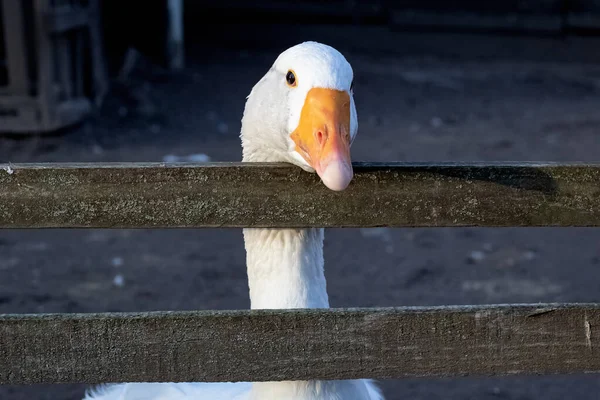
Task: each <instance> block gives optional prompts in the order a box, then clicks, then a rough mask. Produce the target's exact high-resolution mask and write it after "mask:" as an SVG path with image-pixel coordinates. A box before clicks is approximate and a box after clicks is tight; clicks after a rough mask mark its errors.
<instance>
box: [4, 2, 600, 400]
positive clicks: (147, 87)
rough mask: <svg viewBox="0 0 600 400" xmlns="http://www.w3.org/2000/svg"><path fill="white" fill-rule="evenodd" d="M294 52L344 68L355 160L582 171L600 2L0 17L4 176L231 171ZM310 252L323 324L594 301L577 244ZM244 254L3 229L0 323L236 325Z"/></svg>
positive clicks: (589, 239) (532, 232) (350, 241)
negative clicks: (139, 166)
mask: <svg viewBox="0 0 600 400" xmlns="http://www.w3.org/2000/svg"><path fill="white" fill-rule="evenodd" d="M305 40H317V41H321V42H324V43H327V44H330V45H332V46H334V47H336V48H337V49H338V50H340V51H341V52H342V53H343V54H344V55H345V56H346V58H347V59H348V60H349V61H350V63H351V64H352V66H353V68H354V71H355V76H356V80H355V97H356V103H357V107H358V114H359V123H360V132H359V135H358V138H357V139H356V141H355V142H354V146H353V159H354V160H355V161H432V162H433V161H590V162H592V161H594V162H597V161H598V159H599V158H600V140H599V139H598V134H599V133H600V64H599V62H600V1H599V0H578V1H577V0H528V1H526V0H503V1H489V2H483V1H475V0H455V1H452V2H451V1H442V0H419V1H413V0H406V1H383V0H382V1H370V2H367V1H364V2H359V1H353V0H334V1H327V2H319V1H297V2H293V3H292V2H287V1H277V0H271V1H253V2H247V1H233V0H232V1H229V0H220V1H215V2H213V1H192V0H187V1H184V0H149V1H145V2H143V3H142V2H135V1H114V0H106V1H98V0H88V1H83V0H81V1H76V0H72V1H66V0H65V1H60V0H24V1H18V0H0V162H3V163H4V162H15V163H17V162H107V161H124V162H127V161H165V162H173V161H239V160H240V159H241V147H240V141H239V130H240V119H241V116H242V112H243V107H244V102H245V98H246V96H247V95H248V93H249V92H250V89H251V88H252V86H253V85H254V84H255V83H256V82H257V81H258V80H259V79H260V78H261V77H262V75H263V74H264V73H265V72H266V71H267V69H268V68H269V67H270V66H271V64H272V63H273V61H274V60H275V58H276V57H277V55H278V54H279V53H280V52H282V51H283V50H285V49H286V48H288V47H289V46H292V45H294V44H297V43H299V42H302V41H305ZM325 242H326V243H325V258H326V276H327V279H328V290H329V293H330V301H331V305H332V306H333V307H371V306H403V305H444V304H490V303H521V302H527V303H535V302H598V301H600V248H599V246H598V245H599V243H600V231H598V230H595V229H579V228H568V229H555V228H545V229H541V228H540V229H538V228H535V229H534V228H527V229H523V228H522V229H508V228H503V229H480V228H451V229H446V228H435V229H434V228H429V229H331V230H329V231H328V233H327V235H326V239H325ZM244 257H245V253H244V247H243V242H242V235H241V230H239V229H221V230H219V229H197V230H83V231H82V230H79V231H71V230H39V231H38V230H32V231H18V230H5V231H0V313H41V312H45V313H46V312H106V311H143V310H195V309H234V308H248V307H249V299H248V287H247V279H246V271H245V258H244ZM381 384H382V387H383V389H384V392H385V395H386V398H387V399H389V400H401V399H402V400H403V399H413V400H417V399H419V400H437V399H451V400H459V399H473V400H484V399H514V400H541V399H544V400H550V399H552V400H564V399H570V398H577V399H580V400H598V399H600V394H599V393H600V379H598V377H597V376H557V377H510V378H485V379H484V378H475V377H473V378H460V379H407V380H400V381H394V380H389V381H383V382H381ZM84 389H85V387H84V386H83V385H56V386H52V385H37V386H0V399H7V400H12V399H15V400H25V399H27V400H42V399H43V400H50V399H52V400H58V399H61V400H63V399H64V400H76V399H80V398H82V396H83V391H84Z"/></svg>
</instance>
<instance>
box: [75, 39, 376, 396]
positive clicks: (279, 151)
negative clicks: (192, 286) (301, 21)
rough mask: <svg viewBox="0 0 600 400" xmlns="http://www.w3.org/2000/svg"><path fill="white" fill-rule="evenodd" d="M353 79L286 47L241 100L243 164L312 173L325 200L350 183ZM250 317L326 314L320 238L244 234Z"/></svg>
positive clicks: (331, 388) (338, 391) (137, 392)
mask: <svg viewBox="0 0 600 400" xmlns="http://www.w3.org/2000/svg"><path fill="white" fill-rule="evenodd" d="M352 82H353V71H352V68H351V66H350V64H349V63H348V62H347V61H346V59H345V58H344V57H343V56H342V54H341V53H339V52H338V51H337V50H335V49H333V48H332V47H329V46H327V45H323V44H320V43H315V42H305V43H301V44H299V45H297V46H294V47H291V48H290V49H288V50H286V51H285V52H283V53H282V54H280V55H279V57H278V58H277V60H276V61H275V63H274V64H273V66H272V67H271V68H270V69H269V71H268V72H267V73H266V74H265V75H264V76H263V78H262V79H261V80H260V81H259V82H258V83H257V84H256V85H255V86H254V88H253V89H252V91H251V93H250V95H249V96H248V99H247V102H246V107H245V110H244V116H243V118H242V130H241V139H242V147H243V161H245V162H288V163H292V164H294V165H297V166H299V167H301V168H303V169H304V170H306V171H309V172H316V173H317V174H318V175H319V177H320V178H321V180H322V182H323V183H324V184H325V185H326V186H327V187H328V188H330V189H331V190H336V191H339V190H344V189H345V188H346V187H347V186H348V184H349V183H350V180H351V179H352V166H351V161H350V145H351V143H352V141H353V139H354V137H355V136H356V134H357V131H358V121H357V114H356V108H355V104H354V99H353V93H352ZM243 234H244V243H245V247H246V264H247V269H248V285H249V290H250V302H251V308H252V309H288V308H328V307H329V299H328V296H327V286H326V281H325V275H324V269H323V264H324V262H323V239H324V230H323V229H316V228H315V229H244V230H243ZM192 399H193V400H383V396H382V395H381V393H380V391H379V389H378V388H377V387H376V386H375V385H374V383H373V382H372V381H370V380H362V379H359V380H337V381H289V382H254V383H249V382H232V383H126V384H117V385H109V386H103V387H99V388H96V389H94V390H92V391H90V392H88V393H87V394H86V397H85V399H84V400H192Z"/></svg>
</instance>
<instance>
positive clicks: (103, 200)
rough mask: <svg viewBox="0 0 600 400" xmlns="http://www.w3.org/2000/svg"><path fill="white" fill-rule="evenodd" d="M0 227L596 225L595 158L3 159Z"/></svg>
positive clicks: (599, 168) (598, 174) (598, 178)
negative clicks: (348, 163)
mask: <svg viewBox="0 0 600 400" xmlns="http://www.w3.org/2000/svg"><path fill="white" fill-rule="evenodd" d="M0 168H2V169H0V227H2V228H52V227H55V228H158V227H166V228H169V227H171V228H176V227H179V228H181V227H190V228H191V227H380V226H387V227H402V226H600V164H594V165H590V164H535V163H529V164H527V163H519V164H451V163H448V164H407V163H394V164H364V163H355V164H354V168H355V177H354V179H353V181H352V183H351V185H350V187H349V188H348V189H347V190H346V191H343V192H333V191H331V190H329V189H327V188H326V187H325V186H324V185H323V184H322V183H321V182H320V181H319V179H318V177H317V176H316V175H315V174H310V173H308V172H305V171H303V170H301V169H300V168H298V167H292V166H289V165H280V164H275V165H270V164H241V163H217V164H199V165H198V164H197V165H190V164H181V165H177V164H167V165H165V164H158V163H157V164H136V163H132V164H82V165H79V164H46V165H43V164H40V165H25V164H23V165H21V164H13V165H0Z"/></svg>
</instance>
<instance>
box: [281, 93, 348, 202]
mask: <svg viewBox="0 0 600 400" xmlns="http://www.w3.org/2000/svg"><path fill="white" fill-rule="evenodd" d="M291 138H292V140H293V141H294V143H296V151H297V152H298V153H299V154H300V155H301V156H302V157H303V158H304V159H305V160H306V162H307V163H309V164H310V166H311V167H313V168H314V169H315V171H316V172H317V174H318V175H319V177H320V178H321V180H322V181H323V183H324V184H325V186H327V187H328V188H329V189H331V190H336V191H339V190H344V189H346V187H348V185H349V184H350V181H351V180H352V176H353V172H352V162H351V160H350V95H349V94H348V92H345V91H341V90H333V89H322V88H312V89H311V90H310V91H309V92H308V94H307V95H306V100H305V101H304V106H303V107H302V112H301V114H300V122H299V124H298V128H296V130H295V131H294V132H292V134H291Z"/></svg>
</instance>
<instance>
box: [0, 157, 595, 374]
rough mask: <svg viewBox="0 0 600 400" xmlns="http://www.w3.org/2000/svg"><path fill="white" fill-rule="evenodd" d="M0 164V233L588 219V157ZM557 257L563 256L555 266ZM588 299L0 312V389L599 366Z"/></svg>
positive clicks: (591, 217) (591, 185)
mask: <svg viewBox="0 0 600 400" xmlns="http://www.w3.org/2000/svg"><path fill="white" fill-rule="evenodd" d="M354 167H355V177H354V179H353V181H352V183H351V184H350V186H349V188H348V189H347V190H346V191H344V192H342V193H338V192H333V191H331V190H329V189H327V188H325V186H324V185H323V184H322V183H321V182H320V181H319V179H318V177H317V176H316V175H315V174H309V173H306V172H304V171H302V170H301V169H300V168H297V167H291V166H289V165H279V164H277V165H273V164H254V163H252V164H242V163H235V164H231V163H216V164H201V165H189V164H184V165H165V164H138V163H130V164H37V165H24V164H13V165H0V228H96V227H100V228H148V227H153V228H157V227H164V228H167V227H169V228H177V227H179V228H184V227H272V228H288V227H357V226H360V227H379V226H390V227H401V226H404V227H412V226H563V227H569V226H595V227H600V185H599V184H598V182H600V165H597V164H596V165H591V164H533V163H524V164H522V163H519V164H436V165H433V164H354ZM567 267H568V266H567ZM599 332H600V304H529V305H527V304H525V305H524V304H520V305H517V304H507V305H482V306H440V307H397V308H370V309H320V310H319V309H312V310H303V309H297V310H233V311H212V310H208V311H197V312H196V311H192V312H169V311H167V312H150V313H101V314H35V315H31V314H30V315H0V384H39V383H90V384H97V383H107V382H173V381H204V382H229V381H279V380H299V379H300V380H307V379H355V378H380V379H384V378H406V377H444V376H467V375H471V376H481V375H486V376H494V375H529V374H536V375H538V374H570V373H600V345H599V340H600V339H599V338H600V335H599Z"/></svg>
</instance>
